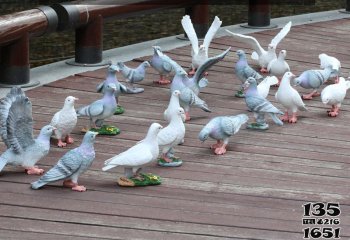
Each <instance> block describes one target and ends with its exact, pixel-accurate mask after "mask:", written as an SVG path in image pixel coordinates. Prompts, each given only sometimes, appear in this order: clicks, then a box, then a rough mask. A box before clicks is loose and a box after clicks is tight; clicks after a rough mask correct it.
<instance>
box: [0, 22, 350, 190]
mask: <svg viewBox="0 0 350 240" xmlns="http://www.w3.org/2000/svg"><path fill="white" fill-rule="evenodd" d="M181 23H182V26H183V28H184V30H185V32H186V35H187V36H188V38H189V39H190V41H191V45H192V54H191V55H192V64H191V69H190V72H189V73H187V72H186V71H185V70H184V69H183V68H182V67H181V66H180V65H179V64H177V63H176V62H175V61H174V60H172V59H171V58H170V57H168V56H167V55H165V54H164V53H163V52H162V51H161V48H160V47H158V46H154V47H153V49H154V54H153V57H152V59H151V61H150V62H148V61H145V62H143V63H141V64H140V65H139V66H138V67H137V68H135V69H133V68H129V67H127V66H126V65H125V64H123V63H117V64H115V65H110V66H109V67H108V73H107V77H106V79H105V81H104V82H102V83H101V84H99V85H98V86H97V91H98V92H101V93H102V94H103V97H102V98H101V99H99V100H97V101H95V102H93V103H91V104H90V105H88V106H84V107H81V108H79V109H78V110H75V108H74V104H75V101H76V100H78V99H77V98H75V97H72V96H69V97H67V98H66V99H65V102H64V106H63V108H62V109H61V110H60V111H59V112H57V113H56V114H55V115H54V116H53V118H52V120H51V123H50V125H46V126H44V127H43V128H42V129H41V131H40V134H39V136H38V137H37V138H36V139H34V137H33V118H32V105H31V102H30V100H29V99H28V97H26V96H25V94H24V92H23V91H22V90H21V88H18V87H14V88H12V89H11V91H10V92H9V93H8V94H7V96H6V97H5V98H3V99H1V101H0V135H1V137H2V139H3V141H4V143H5V144H6V146H7V150H6V151H5V152H4V153H3V154H2V155H1V156H0V171H2V169H3V168H4V167H5V166H6V165H8V164H9V165H19V166H23V167H24V168H25V171H26V172H27V173H28V174H37V175H41V174H43V172H44V170H43V169H40V168H38V167H37V166H35V164H36V163H37V162H38V161H39V160H40V159H41V158H42V157H44V156H45V155H47V154H48V152H49V149H50V138H51V137H52V135H54V136H55V138H57V140H58V143H57V145H58V146H59V147H64V146H66V144H71V143H73V142H74V140H73V138H72V137H71V135H70V133H71V132H72V130H73V129H74V128H75V126H76V124H77V119H78V117H79V116H87V117H88V118H89V120H90V122H89V126H88V127H87V131H86V134H85V136H84V138H83V141H82V143H81V145H80V146H79V147H77V148H74V149H72V150H70V151H68V152H67V153H66V154H65V155H64V156H63V157H62V158H61V159H60V160H59V161H58V163H57V164H56V165H55V166H53V167H52V168H51V169H50V170H49V171H48V172H46V173H45V174H44V175H43V176H41V177H40V179H39V180H38V181H36V182H33V183H32V184H31V187H32V188H33V189H39V188H41V187H42V186H44V185H45V184H47V183H50V182H53V181H57V180H64V181H63V185H64V186H65V187H69V188H72V190H75V191H86V188H85V187H84V186H82V185H79V184H78V177H79V175H80V174H82V173H83V172H85V171H86V170H87V169H88V168H89V166H90V165H91V163H92V161H93V160H94V158H95V150H94V140H95V137H96V135H97V133H96V132H93V131H89V129H91V127H94V128H98V127H101V126H103V122H104V120H105V119H107V118H109V117H111V116H112V115H113V114H114V113H115V110H116V108H117V107H118V97H119V95H120V94H121V93H139V92H142V91H144V89H143V88H135V87H134V83H138V82H140V81H142V80H143V79H144V78H145V74H146V68H147V67H149V66H152V67H153V68H154V69H156V70H157V71H158V72H159V74H160V79H159V80H157V81H155V82H156V83H158V84H169V83H171V87H170V92H171V97H170V101H169V105H168V107H167V109H166V110H165V112H164V119H165V120H166V121H167V122H168V123H169V124H168V126H166V127H165V128H163V127H162V126H161V125H160V124H158V123H153V124H151V126H150V128H149V130H148V132H147V134H146V137H145V138H144V139H143V140H141V141H139V142H138V143H137V144H136V145H134V146H133V147H131V148H129V149H128V150H126V151H125V152H122V153H120V154H118V155H116V156H114V157H112V158H110V159H108V160H106V161H105V166H104V167H103V168H102V170H103V171H107V170H109V169H111V168H114V167H117V166H123V167H124V169H125V171H124V175H125V177H126V178H131V177H138V178H142V175H140V170H141V168H142V167H143V166H144V165H147V164H149V163H150V162H152V161H154V160H156V159H157V158H158V157H159V155H160V154H159V152H160V151H161V157H160V158H159V159H158V164H159V165H161V166H180V165H181V164H182V161H181V159H178V158H176V157H175V156H174V147H175V146H177V145H179V144H182V143H183V142H184V137H185V124H184V122H185V121H188V120H190V108H191V107H198V108H201V109H202V110H204V111H206V112H210V109H209V107H208V105H207V104H206V102H205V101H203V100H202V99H200V98H199V97H198V95H199V93H200V91H201V89H202V88H204V87H206V86H207V85H208V80H207V78H206V76H207V72H206V71H207V70H208V69H209V68H210V67H211V66H213V65H214V64H216V63H217V62H219V61H220V60H222V59H223V58H224V57H225V56H226V55H227V54H228V52H229V51H230V48H228V49H227V50H226V51H224V52H223V53H221V54H219V55H217V56H214V57H211V58H209V56H208V49H209V45H210V42H211V41H212V39H213V37H214V36H215V34H216V32H217V30H218V29H219V28H220V26H221V23H222V22H221V21H220V19H219V18H218V17H215V19H214V21H213V23H212V25H211V27H210V28H209V30H208V32H207V34H206V36H205V39H204V41H203V44H201V45H199V41H198V38H197V36H196V33H195V30H194V28H193V25H192V22H191V19H190V18H189V16H184V17H183V19H182V21H181ZM290 28H291V22H289V23H288V24H287V25H286V26H284V27H283V28H282V29H281V31H280V32H279V33H278V34H277V35H276V36H275V37H274V38H273V39H272V41H271V43H270V44H269V46H268V49H267V51H266V50H264V49H263V48H262V47H261V46H260V44H259V42H258V41H257V40H256V39H255V38H253V37H251V36H246V35H242V34H236V33H233V32H230V31H228V32H229V33H230V34H232V36H233V37H234V38H236V39H237V40H239V41H242V42H244V43H247V44H249V45H250V46H251V47H252V48H253V50H254V52H253V53H252V56H251V57H252V59H253V60H256V61H257V62H258V64H259V65H260V67H261V70H260V71H261V72H262V73H269V74H271V75H272V76H267V77H265V78H264V77H263V76H262V75H261V74H260V73H258V72H257V71H255V70H254V69H253V68H251V67H250V66H249V65H248V62H247V59H246V55H245V52H244V51H243V50H238V51H237V52H236V53H237V55H238V58H239V59H238V61H237V63H236V65H235V73H236V75H237V77H238V78H239V79H240V80H241V83H242V84H241V89H240V90H239V91H238V92H237V93H236V96H237V97H244V98H245V102H246V104H247V107H248V109H249V110H250V111H251V112H252V113H253V114H254V118H255V120H256V121H255V122H254V123H250V124H248V125H247V128H251V129H260V130H265V129H268V127H269V126H268V124H267V123H266V120H265V114H268V115H269V116H270V117H271V118H272V120H273V121H274V122H275V123H276V124H277V125H283V122H290V123H295V122H296V121H297V111H298V110H301V111H304V110H307V109H306V107H305V104H304V103H303V99H304V100H306V99H312V97H314V96H317V95H319V93H317V90H318V89H319V87H320V86H321V85H322V84H323V83H324V82H325V81H327V80H328V79H330V78H336V83H335V84H331V85H328V86H327V87H325V88H324V89H323V91H322V93H321V98H322V102H323V103H324V104H329V105H331V106H332V109H331V110H330V111H328V114H329V116H332V117H335V116H337V115H338V113H339V108H340V105H341V103H342V101H343V100H344V98H345V95H346V91H347V89H349V88H350V81H345V79H344V78H342V77H339V74H340V62H339V61H338V60H337V59H336V58H334V57H331V56H328V55H326V54H320V55H319V58H320V62H321V64H320V65H321V68H322V69H320V70H307V71H305V72H303V73H302V74H301V75H300V76H299V77H296V76H295V75H294V74H292V73H291V72H290V68H289V65H288V63H287V62H286V59H285V58H286V54H287V52H286V50H281V51H280V53H279V55H278V57H277V55H276V52H275V50H276V47H277V45H278V43H279V42H280V41H281V40H282V39H283V38H284V37H285V36H286V35H287V34H288V32H289V30H290ZM116 72H121V73H122V75H123V76H124V77H125V78H126V79H127V80H126V81H127V83H128V84H129V85H128V86H126V85H123V84H122V83H120V82H119V81H118V80H117V77H116ZM171 72H174V73H175V76H174V77H173V79H172V81H170V80H168V79H167V76H168V75H169V74H170V73H171ZM279 79H281V80H279ZM258 83H259V84H258ZM291 83H292V85H300V86H301V87H303V88H306V89H312V92H311V93H310V94H307V95H303V96H302V97H301V96H300V95H299V93H298V92H297V90H296V89H294V88H293V87H292V86H291ZM272 85H278V86H279V88H278V90H277V92H276V95H275V97H276V100H277V101H278V102H279V103H280V104H281V105H283V107H284V108H285V109H286V111H285V113H283V112H281V111H280V110H279V109H277V108H276V107H275V106H273V105H272V103H271V102H269V101H268V100H267V99H266V98H267V96H268V93H269V89H270V86H272ZM247 121H248V116H247V115H246V114H239V115H236V116H218V117H215V118H213V119H211V120H210V121H209V122H208V124H206V125H205V126H204V127H203V129H202V130H201V131H200V133H199V139H200V140H201V141H205V140H206V139H208V138H209V137H211V138H213V139H215V140H216V141H217V142H216V143H215V144H213V145H212V146H211V148H212V149H213V151H214V153H215V154H224V153H225V152H226V146H227V144H228V141H229V137H230V136H232V135H234V134H236V133H237V132H238V131H239V129H240V127H241V126H242V125H243V124H245V123H246V122H247Z"/></svg>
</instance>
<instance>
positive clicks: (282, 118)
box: [280, 111, 289, 122]
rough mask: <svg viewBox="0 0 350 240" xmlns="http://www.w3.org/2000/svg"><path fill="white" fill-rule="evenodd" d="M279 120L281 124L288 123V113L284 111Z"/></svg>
mask: <svg viewBox="0 0 350 240" xmlns="http://www.w3.org/2000/svg"><path fill="white" fill-rule="evenodd" d="M280 119H281V121H282V122H288V120H289V116H288V111H286V112H285V113H284V115H283V116H282V117H280Z"/></svg>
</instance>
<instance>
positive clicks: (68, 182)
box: [63, 175, 86, 192]
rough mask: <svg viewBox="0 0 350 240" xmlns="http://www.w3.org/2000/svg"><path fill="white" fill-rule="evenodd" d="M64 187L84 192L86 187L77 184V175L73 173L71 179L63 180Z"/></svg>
mask: <svg viewBox="0 0 350 240" xmlns="http://www.w3.org/2000/svg"><path fill="white" fill-rule="evenodd" d="M63 186H64V187H69V188H72V190H73V191H77V192H85V191H86V187H84V186H82V185H79V184H78V175H73V176H72V178H71V179H69V180H65V181H63Z"/></svg>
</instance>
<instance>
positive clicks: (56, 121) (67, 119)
mask: <svg viewBox="0 0 350 240" xmlns="http://www.w3.org/2000/svg"><path fill="white" fill-rule="evenodd" d="M77 100H79V99H78V98H76V97H72V96H69V97H67V98H66V100H65V101H64V105H63V108H62V109H61V110H60V111H58V112H57V113H55V115H54V116H53V118H52V120H51V123H50V125H51V126H53V127H55V128H57V130H55V132H54V133H55V137H56V138H57V140H58V143H57V146H58V147H65V146H66V145H67V143H68V144H71V143H73V142H74V140H73V138H72V137H71V136H70V135H69V134H70V133H71V132H72V130H73V129H74V127H75V125H76V124H77V120H78V119H77V113H76V112H75V109H74V102H75V101H77ZM62 139H65V142H63V141H62Z"/></svg>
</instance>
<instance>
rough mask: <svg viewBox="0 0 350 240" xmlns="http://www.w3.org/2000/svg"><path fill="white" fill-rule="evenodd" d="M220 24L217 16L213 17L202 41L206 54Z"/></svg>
mask: <svg viewBox="0 0 350 240" xmlns="http://www.w3.org/2000/svg"><path fill="white" fill-rule="evenodd" d="M221 24H222V21H220V19H219V18H218V17H217V16H215V18H214V21H213V23H212V24H211V26H210V28H209V30H208V32H207V34H205V38H204V41H203V45H204V47H205V51H206V52H208V49H209V45H210V43H211V41H212V40H213V38H214V36H215V34H216V32H217V31H218V30H219V28H220V26H221Z"/></svg>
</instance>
